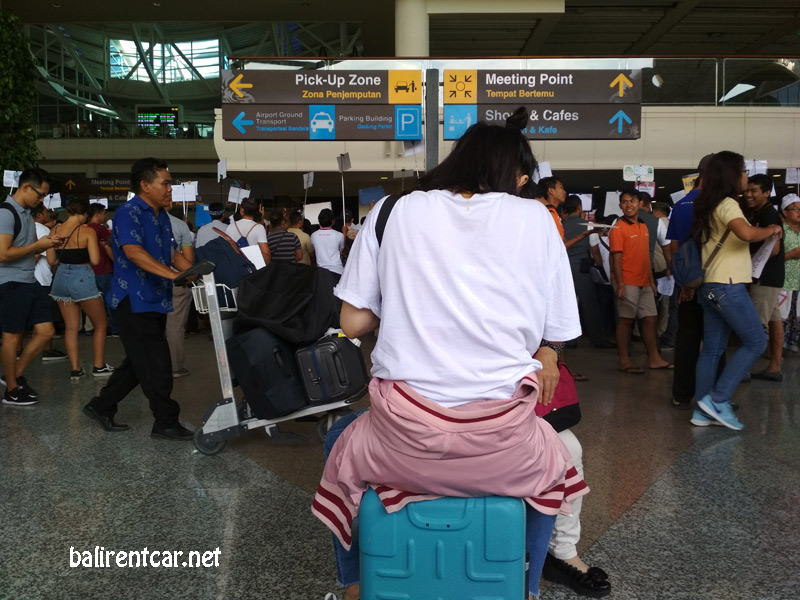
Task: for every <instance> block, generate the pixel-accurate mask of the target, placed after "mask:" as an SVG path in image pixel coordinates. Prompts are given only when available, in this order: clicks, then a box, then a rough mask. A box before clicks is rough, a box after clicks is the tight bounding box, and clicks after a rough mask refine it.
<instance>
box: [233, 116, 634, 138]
mask: <svg viewBox="0 0 800 600" xmlns="http://www.w3.org/2000/svg"><path fill="white" fill-rule="evenodd" d="M620 112H622V111H620ZM628 121H630V119H628ZM252 124H253V122H252V121H250V120H247V121H245V119H244V111H242V112H240V113H239V114H238V115H236V118H235V119H234V120H233V126H234V127H236V129H238V130H239V133H247V131H246V130H245V128H244V126H245V125H252ZM619 127H620V129H619V130H620V131H622V125H620V126H619Z"/></svg>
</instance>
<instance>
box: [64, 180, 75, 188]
mask: <svg viewBox="0 0 800 600" xmlns="http://www.w3.org/2000/svg"><path fill="white" fill-rule="evenodd" d="M64 185H65V186H67V189H69V190H72V188H74V187H75V182H74V181H72V179H67V183H65V184H64Z"/></svg>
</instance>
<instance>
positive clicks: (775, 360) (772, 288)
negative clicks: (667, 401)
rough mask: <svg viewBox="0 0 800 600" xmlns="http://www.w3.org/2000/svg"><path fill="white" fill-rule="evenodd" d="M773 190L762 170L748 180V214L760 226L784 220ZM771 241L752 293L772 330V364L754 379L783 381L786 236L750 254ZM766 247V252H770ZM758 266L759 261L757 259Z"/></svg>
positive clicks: (756, 245)
mask: <svg viewBox="0 0 800 600" xmlns="http://www.w3.org/2000/svg"><path fill="white" fill-rule="evenodd" d="M770 193H772V177H769V176H767V175H763V174H761V173H759V174H756V175H753V176H751V177H750V179H749V180H748V181H747V189H746V190H745V193H744V197H745V200H746V201H747V208H748V213H749V214H748V217H749V221H750V223H752V224H753V225H757V226H758V227H769V226H770V225H780V226H781V227H783V222H782V221H781V217H780V215H779V214H778V211H777V210H775V207H774V206H773V205H772V202H770V200H769V195H770ZM767 245H771V246H772V250H770V251H769V258H767V260H766V262H765V263H764V264H763V268H762V270H761V273H760V275H759V274H757V273H756V272H755V270H754V273H753V284H752V285H751V286H750V297H751V298H752V299H753V304H755V306H756V311H758V317H759V318H760V319H761V324H762V325H763V326H764V327H765V328H766V329H767V331H768V332H769V364H768V365H767V367H766V368H765V369H764V370H763V371H758V372H756V373H752V374H751V376H752V377H753V379H763V380H764V381H773V382H781V381H783V374H782V373H781V355H782V353H783V321H781V311H780V308H779V307H778V294H780V293H781V290H782V289H783V279H784V277H785V274H786V270H785V266H784V258H783V257H784V246H783V239H782V238H778V239H777V240H775V239H772V238H768V239H767V240H765V241H763V242H756V243H753V244H750V254H751V256H755V255H756V253H757V252H758V251H759V249H761V248H762V246H764V247H765V246H767ZM766 250H767V249H766V247H765V248H764V252H766ZM753 266H754V267H755V266H756V265H755V262H754V265H753Z"/></svg>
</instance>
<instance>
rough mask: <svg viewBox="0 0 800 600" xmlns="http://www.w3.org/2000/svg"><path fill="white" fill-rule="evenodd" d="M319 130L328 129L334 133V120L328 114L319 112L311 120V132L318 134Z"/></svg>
mask: <svg viewBox="0 0 800 600" xmlns="http://www.w3.org/2000/svg"><path fill="white" fill-rule="evenodd" d="M317 129H327V130H328V131H329V132H331V133H333V119H331V116H330V115H329V114H328V113H326V112H318V113H317V114H315V115H314V116H313V117H312V118H311V131H313V132H316V131H317Z"/></svg>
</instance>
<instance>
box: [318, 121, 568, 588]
mask: <svg viewBox="0 0 800 600" xmlns="http://www.w3.org/2000/svg"><path fill="white" fill-rule="evenodd" d="M508 121H509V123H508V125H507V126H506V127H499V126H489V125H486V124H485V123H477V124H476V125H473V126H472V127H471V128H470V129H469V130H468V131H467V132H466V133H465V134H464V136H463V137H462V138H461V139H460V140H459V141H458V142H457V143H456V145H455V146H454V148H453V150H452V152H451V154H450V155H449V156H448V157H447V158H446V159H445V160H444V161H443V162H442V163H441V164H440V165H438V166H437V167H436V168H434V169H432V170H431V171H430V172H429V173H428V174H427V175H426V176H424V177H423V178H421V179H420V188H421V189H420V190H419V191H415V192H412V193H410V194H408V195H406V196H404V197H403V198H401V199H400V200H399V201H398V202H397V204H396V205H395V206H394V208H393V210H392V212H391V215H390V218H388V220H387V221H386V226H385V229H384V230H383V235H382V239H381V241H379V240H378V235H377V233H376V222H377V221H378V215H379V214H380V213H381V210H382V207H383V205H384V204H385V203H386V200H383V201H381V202H379V203H378V204H377V205H376V206H375V209H374V210H373V211H371V212H370V215H369V216H368V217H367V220H366V222H365V223H364V226H363V227H362V229H361V231H360V232H359V234H358V236H357V237H356V240H355V243H354V245H353V249H352V251H351V253H350V256H349V259H348V261H347V265H346V268H345V271H344V274H343V275H342V279H341V281H340V283H339V285H338V286H337V287H336V289H335V293H336V295H337V296H339V297H340V298H341V299H342V300H343V307H342V313H341V326H342V329H343V330H344V332H345V333H346V334H347V336H348V337H350V338H355V337H359V336H361V335H364V334H366V333H369V332H372V331H373V330H375V329H376V328H377V327H378V325H380V335H379V336H378V340H377V344H376V346H375V350H374V351H373V353H372V364H373V367H372V375H373V376H374V379H373V382H372V384H371V386H370V395H371V404H372V408H371V409H370V410H369V411H368V412H367V413H365V414H364V415H362V416H361V417H360V418H358V419H357V420H355V421H354V422H353V423H352V425H350V426H349V427H347V429H345V430H344V432H339V433H341V435H342V437H341V438H339V440H338V443H337V444H336V445H333V446H332V449H331V455H330V460H328V462H327V464H326V470H325V473H324V474H323V480H322V481H321V483H320V489H322V488H323V487H324V488H325V489H326V490H328V491H332V493H331V494H328V496H327V497H328V498H330V497H332V496H337V495H338V494H339V492H338V491H337V490H339V489H340V488H338V487H337V486H344V487H347V486H349V485H350V483H352V481H350V480H349V479H348V475H347V474H343V473H342V471H338V469H339V467H340V466H341V467H342V469H346V470H347V473H355V472H357V473H358V476H359V477H363V478H364V479H365V480H366V481H367V482H372V483H378V484H380V483H387V482H389V481H391V482H393V483H392V486H391V487H393V488H395V489H403V490H410V491H412V492H416V493H420V491H421V490H424V491H427V492H429V493H435V494H440V493H441V490H442V488H443V487H447V485H448V484H445V483H444V480H445V479H447V478H448V477H456V478H458V479H460V482H461V484H460V486H461V487H462V488H463V492H462V493H461V494H460V495H478V496H480V495H487V494H489V495H491V494H498V495H507V496H517V497H525V498H528V497H529V496H527V495H526V494H525V493H523V494H521V495H518V494H517V493H515V492H514V491H512V490H511V489H510V486H511V480H512V479H514V477H516V476H518V477H519V478H520V479H523V480H525V484H524V485H526V486H529V485H531V484H532V483H533V482H537V483H536V484H534V485H532V487H535V486H536V485H537V484H541V483H542V482H543V481H544V476H543V475H542V476H541V478H540V475H539V474H538V473H535V472H536V471H537V470H538V469H540V468H541V469H543V470H550V469H552V468H554V467H555V471H557V474H556V477H560V476H563V475H564V473H566V472H568V469H567V466H571V464H570V463H569V455H568V453H567V452H566V448H565V447H564V445H563V443H562V442H561V440H560V439H559V438H558V435H557V434H556V433H555V432H554V431H553V430H552V428H551V427H550V425H548V424H547V423H546V422H544V421H543V420H541V419H538V418H536V417H535V416H533V414H531V415H530V418H525V419H523V420H521V422H520V426H519V428H518V429H517V428H512V427H511V426H509V427H507V428H505V429H504V430H500V431H496V432H495V431H494V430H492V431H491V432H490V434H489V435H485V436H484V437H481V438H480V439H476V440H475V441H474V443H472V444H471V443H470V442H469V441H468V440H472V439H473V437H472V434H470V433H466V432H460V431H459V432H457V435H456V436H453V437H450V438H448V439H449V448H450V451H449V453H448V454H449V456H450V457H453V456H455V459H456V460H457V461H461V460H467V461H468V465H470V466H469V467H466V465H464V464H463V463H460V462H459V464H460V465H462V466H463V467H465V468H464V470H461V469H455V471H456V472H453V473H444V472H442V470H443V469H444V470H446V467H443V466H442V465H448V464H451V463H448V462H447V461H445V460H441V458H442V457H441V456H440V455H439V454H438V452H437V450H436V448H435V446H437V444H438V442H437V435H438V432H439V431H440V430H438V429H437V428H436V426H435V425H429V424H428V423H427V421H428V419H429V418H430V419H432V420H434V421H436V420H437V419H439V418H442V419H450V418H452V419H453V421H454V422H460V421H461V419H460V418H459V417H458V416H457V415H460V416H461V417H464V415H465V413H466V412H468V411H481V410H484V411H490V410H493V408H492V407H498V406H501V405H503V406H512V405H513V406H514V407H513V408H509V409H508V410H509V411H512V410H513V411H516V410H517V409H519V408H521V404H520V403H522V404H524V405H525V407H526V408H524V410H525V411H527V410H531V409H532V408H533V406H534V403H535V402H537V401H538V402H542V403H544V404H548V403H549V402H550V401H551V399H552V396H553V393H554V390H555V386H556V384H557V382H558V366H557V353H558V351H559V350H560V348H561V347H563V343H561V342H563V341H564V340H568V339H574V338H576V337H578V336H579V335H580V326H579V325H578V323H579V319H578V311H577V303H576V300H575V292H574V289H573V285H572V278H571V276H570V269H569V264H568V261H567V254H566V250H565V248H564V244H563V243H562V242H561V237H560V235H559V233H558V231H557V230H556V227H555V225H554V223H553V220H552V218H551V217H550V215H549V214H548V212H547V210H546V209H545V207H544V206H543V205H542V204H540V203H539V202H536V201H535V200H533V199H532V198H533V195H532V194H531V189H532V182H531V176H532V175H533V172H534V169H535V168H536V160H535V158H534V157H533V154H532V152H531V149H530V145H529V143H528V141H527V140H526V139H525V137H524V136H523V135H522V132H521V129H522V128H524V127H526V126H527V123H528V113H527V111H525V109H522V108H520V109H518V110H517V111H516V112H515V113H514V114H513V115H512V116H511V117H510V118H509V119H508ZM421 222H427V223H435V224H436V226H435V227H434V228H424V227H423V228H421V227H418V224H419V223H421ZM544 340H550V342H545V341H544ZM534 372H535V373H536V375H535V378H537V379H538V385H537V387H538V394H537V391H536V389H535V388H530V387H526V385H525V380H527V378H528V377H531V375H532V374H533V373H534ZM393 384H394V387H392V385H393ZM398 385H399V386H400V387H401V388H402V389H404V390H408V394H410V395H412V396H413V397H414V398H415V400H414V401H411V400H404V399H403V397H402V393H400V392H398V391H397V389H398ZM526 390H527V391H526ZM419 403H423V404H425V405H426V406H427V407H428V408H429V411H430V412H428V411H427V410H422V411H421V412H415V417H414V418H417V417H419V421H420V422H419V423H418V425H419V426H420V427H421V428H422V429H423V431H424V432H425V433H424V435H422V436H421V437H419V438H418V439H425V440H427V441H426V446H427V445H428V444H430V445H429V446H427V447H428V451H427V453H426V452H423V453H422V455H421V456H420V455H419V453H416V452H409V453H408V454H405V453H404V451H403V449H404V448H405V444H408V443H409V440H411V439H414V437H415V436H414V435H413V434H412V435H411V436H409V435H407V434H408V431H407V430H406V429H405V428H404V426H405V423H403V422H395V421H394V420H393V418H392V417H391V416H390V414H389V413H392V412H394V414H399V412H396V411H400V412H402V411H404V410H410V411H412V412H413V411H415V408H414V407H415V406H418V405H419ZM387 406H388V407H394V409H391V408H390V409H389V410H388V412H387V411H386V409H385V408H383V407H387ZM484 407H485V408H484ZM496 410H500V409H499V408H497V409H496ZM504 414H505V413H504ZM431 415H433V416H431ZM442 415H445V416H442ZM449 415H456V416H449ZM415 422H416V421H415ZM386 423H389V425H385V424H386ZM381 427H388V428H389V429H390V430H391V431H393V433H394V434H396V435H393V436H392V439H393V440H394V441H396V442H397V444H396V445H394V447H391V448H390V447H389V446H392V445H393V444H388V443H386V444H384V445H382V444H383V440H386V439H387V438H388V437H389V436H387V437H384V436H381V435H380V434H379V433H378V429H379V428H381ZM484 431H486V430H484ZM473 433H474V432H473ZM517 435H521V436H522V437H525V438H526V439H533V438H536V439H537V440H538V441H537V442H536V444H535V446H536V447H535V448H534V447H532V446H527V445H526V444H527V442H523V443H520V444H519V445H514V448H515V450H514V452H512V453H511V455H510V456H506V455H505V454H504V450H502V449H501V448H500V447H501V446H502V445H503V443H504V442H502V441H501V440H502V439H506V440H509V439H512V438H514V437H515V436H517ZM528 436H532V437H530V438H529V437H528ZM329 437H330V436H329ZM454 438H455V439H454ZM398 440H404V441H398ZM328 441H329V440H326V448H327V447H328V446H329V444H328ZM362 443H367V444H370V445H372V448H371V450H370V451H369V452H360V451H358V450H357V449H358V448H359V447H360V445H361V444H362ZM411 443H413V442H411ZM462 444H463V445H466V446H470V447H469V449H466V448H462V447H460V445H462ZM398 446H399V447H400V453H401V454H400V455H395V454H393V453H394V451H395V450H396V448H397V447H398ZM470 452H473V453H474V454H470ZM411 454H414V455H415V456H417V457H419V458H420V459H421V460H423V461H426V460H427V461H428V463H429V465H428V466H430V467H431V469H430V470H428V469H425V470H419V471H417V470H415V469H413V468H410V465H412V461H411V459H410V455H411ZM487 457H491V459H490V460H487ZM526 460H529V462H528V463H527V464H526V465H524V466H522V463H521V461H526ZM563 460H565V461H566V462H562V461H563ZM362 461H367V462H368V463H369V465H364V464H362ZM478 464H480V465H483V466H482V467H478V468H474V467H476V465H478ZM343 465H344V466H343ZM370 465H378V466H377V467H376V469H375V471H376V472H373V473H366V472H364V471H363V470H359V469H361V467H362V466H364V467H366V468H368V469H369V468H371V466H370ZM556 465H558V466H556ZM487 467H488V468H487ZM409 469H410V471H411V474H410V475H409V474H408V473H406V474H401V473H400V472H401V471H408V470H409ZM481 469H484V471H485V472H483V473H482V472H481ZM505 469H509V475H508V476H506V475H501V474H500V473H501V472H503V471H504V470H505ZM531 469H532V470H533V472H534V473H533V474H531V472H532V471H531ZM564 469H567V471H565V470H564ZM572 470H573V471H574V469H572ZM337 471H338V473H337ZM421 473H425V475H421ZM581 483H582V482H581ZM548 485H549V484H548ZM356 487H357V488H358V487H359V486H358V485H357V484H356ZM456 487H458V484H456ZM448 489H452V488H448ZM562 489H563V488H562ZM361 491H362V493H363V488H362V489H361ZM356 493H357V492H356ZM323 495H324V494H321V493H320V492H319V491H318V494H317V496H316V498H315V505H314V506H313V507H312V511H314V514H316V515H317V516H318V517H319V518H321V519H322V520H323V521H325V520H326V519H325V517H324V513H326V512H327V511H326V507H325V503H326V502H327V500H326V498H324V497H322V496H323ZM343 495H346V494H343ZM445 495H459V494H458V493H452V494H448V493H447V492H445ZM560 501H561V499H559V500H558V501H557V502H556V504H559V503H560ZM345 504H348V502H347V501H346V502H345ZM356 504H357V503H356ZM350 508H352V507H350ZM557 511H558V508H557V506H556V508H555V512H557ZM555 512H552V511H551V512H548V511H547V510H542V511H540V510H539V509H538V508H537V509H529V520H528V531H527V536H528V537H527V540H528V548H529V550H531V560H530V578H529V582H530V591H531V595H532V596H533V595H535V594H536V593H538V583H539V576H540V574H541V570H542V564H543V562H544V557H545V554H546V552H547V545H548V541H549V538H550V533H551V531H552V529H553V522H554V520H555ZM328 514H330V513H328ZM537 523H538V530H537V526H536V524H537ZM329 526H331V525H330V524H329ZM339 540H340V542H342V541H344V544H342V545H341V546H337V561H338V566H339V583H340V584H341V585H343V586H344V587H346V588H347V589H346V593H345V599H346V600H349V599H350V598H357V597H358V581H359V572H358V553H357V552H355V553H354V552H353V551H350V552H349V553H348V552H346V551H344V548H348V547H349V546H350V541H349V540H348V539H346V536H343V537H340V538H339ZM353 554H355V556H352V555H353Z"/></svg>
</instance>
